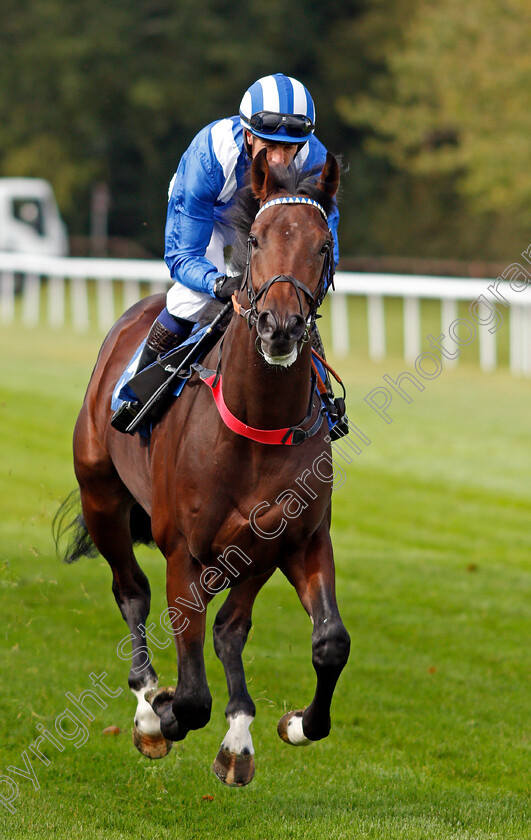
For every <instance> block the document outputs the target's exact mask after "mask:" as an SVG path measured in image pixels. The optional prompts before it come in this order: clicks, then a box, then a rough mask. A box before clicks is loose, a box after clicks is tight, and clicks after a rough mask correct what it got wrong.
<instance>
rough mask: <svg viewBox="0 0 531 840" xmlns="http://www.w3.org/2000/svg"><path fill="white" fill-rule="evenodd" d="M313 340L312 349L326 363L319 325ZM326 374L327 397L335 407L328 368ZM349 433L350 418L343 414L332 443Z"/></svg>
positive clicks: (313, 331)
mask: <svg viewBox="0 0 531 840" xmlns="http://www.w3.org/2000/svg"><path fill="white" fill-rule="evenodd" d="M311 339H312V347H313V349H314V350H315V352H316V353H318V354H319V355H320V356H321V358H322V359H325V361H326V356H325V351H324V346H323V341H322V339H321V336H320V333H319V330H318V329H317V324H314V325H313V329H312V331H311ZM324 373H325V379H324V384H325V387H326V396H327V397H328V399H329V400H330V402H331V403H332V404H333V405H335V404H336V403H335V399H336V398H335V395H334V392H333V390H332V382H331V381H330V374H329V373H328V371H327V369H326V368H325V369H324ZM343 407H344V403H343ZM348 432H349V426H348V417H347V415H346V414H343V416H342V417H340V419H339V421H338V422H337V423H336V425H335V426H334V427H333V429H332V430H331V432H330V440H332V441H333V440H339V438H342V437H345V435H348Z"/></svg>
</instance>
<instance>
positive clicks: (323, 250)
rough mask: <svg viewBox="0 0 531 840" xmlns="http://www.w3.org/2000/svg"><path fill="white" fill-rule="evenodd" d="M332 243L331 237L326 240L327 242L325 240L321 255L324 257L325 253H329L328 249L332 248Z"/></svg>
mask: <svg viewBox="0 0 531 840" xmlns="http://www.w3.org/2000/svg"><path fill="white" fill-rule="evenodd" d="M330 245H331V242H330V240H329V239H327V240H326V242H325V244H324V245H323V247H322V248H321V250H320V251H319V253H320V254H321V256H323V257H324V256H325V254H327V253H328V251H329V250H330Z"/></svg>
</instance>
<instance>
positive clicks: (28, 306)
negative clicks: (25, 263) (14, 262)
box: [22, 274, 41, 327]
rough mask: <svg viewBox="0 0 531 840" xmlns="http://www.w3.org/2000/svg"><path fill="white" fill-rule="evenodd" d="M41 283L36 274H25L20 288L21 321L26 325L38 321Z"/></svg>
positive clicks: (33, 325) (34, 325)
mask: <svg viewBox="0 0 531 840" xmlns="http://www.w3.org/2000/svg"><path fill="white" fill-rule="evenodd" d="M40 293H41V283H40V278H39V276H38V274H26V276H25V278H24V286H23V289H22V321H23V322H24V324H25V325H26V326H27V327H36V326H37V324H38V323H39V309H40Z"/></svg>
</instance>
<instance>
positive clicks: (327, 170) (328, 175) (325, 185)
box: [317, 152, 339, 197]
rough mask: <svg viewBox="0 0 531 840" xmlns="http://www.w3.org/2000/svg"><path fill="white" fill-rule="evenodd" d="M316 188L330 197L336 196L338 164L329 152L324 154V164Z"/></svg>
mask: <svg viewBox="0 0 531 840" xmlns="http://www.w3.org/2000/svg"><path fill="white" fill-rule="evenodd" d="M317 186H318V187H319V188H320V189H321V190H323V192H325V193H326V194H327V195H329V196H331V197H332V196H334V195H335V194H336V192H337V189H338V187H339V164H338V162H337V160H336V159H335V157H334V155H332V154H330V152H327V153H326V163H325V165H324V166H323V171H322V172H321V174H320V176H319V180H318V181H317Z"/></svg>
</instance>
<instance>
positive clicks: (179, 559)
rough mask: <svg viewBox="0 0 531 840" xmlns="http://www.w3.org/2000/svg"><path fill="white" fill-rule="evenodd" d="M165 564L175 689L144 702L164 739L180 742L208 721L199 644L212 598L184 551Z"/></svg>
mask: <svg viewBox="0 0 531 840" xmlns="http://www.w3.org/2000/svg"><path fill="white" fill-rule="evenodd" d="M167 564H168V565H167V579H166V591H167V598H168V611H167V613H166V615H167V619H168V622H169V624H170V623H171V627H172V629H173V635H174V637H175V645H176V647H177V661H178V679H177V687H176V689H175V692H173V693H170V692H168V690H167V689H161V690H160V691H159V692H158V693H157V694H155V695H154V696H151V697H150V696H149V695H148V699H149V700H150V703H151V705H152V708H153V710H154V711H155V712H156V713H157V715H158V716H159V718H160V729H161V732H162V734H163V735H164V737H165V738H168V739H169V740H171V741H182V740H183V738H185V737H186V735H187V733H188V732H189V731H190V730H191V729H201V728H202V727H203V726H206V724H207V723H208V721H209V720H210V711H211V708H212V697H211V694H210V690H209V688H208V683H207V679H206V672H205V660H204V655H203V645H204V641H205V619H206V608H207V604H208V602H209V601H210V600H211V597H212V596H211V595H210V594H208V593H207V592H206V591H205V589H204V588H203V587H202V585H201V567H200V565H199V564H198V563H196V562H195V561H194V560H193V558H191V557H190V555H189V554H188V552H187V551H185V550H184V549H182V550H179V551H173V552H172V554H171V555H169V556H168V557H167ZM169 624H168V626H169Z"/></svg>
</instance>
